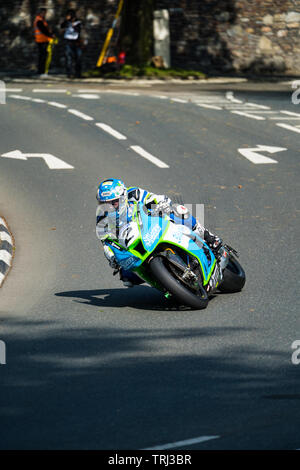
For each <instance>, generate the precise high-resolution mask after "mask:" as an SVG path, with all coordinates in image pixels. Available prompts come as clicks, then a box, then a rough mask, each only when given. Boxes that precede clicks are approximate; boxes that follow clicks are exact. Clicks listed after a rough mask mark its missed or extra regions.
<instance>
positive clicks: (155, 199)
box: [96, 178, 222, 287]
mask: <svg viewBox="0 0 300 470" xmlns="http://www.w3.org/2000/svg"><path fill="white" fill-rule="evenodd" d="M96 199H97V201H98V208H97V219H96V234H97V237H98V238H99V239H100V240H101V242H102V244H103V245H104V255H105V257H106V259H107V260H108V262H109V265H110V266H111V268H113V269H114V270H119V265H118V263H117V262H116V259H115V256H114V253H113V251H112V250H111V248H110V247H109V246H107V245H106V244H105V240H106V238H108V237H111V238H114V239H116V240H118V239H119V235H120V229H121V227H122V224H125V223H128V222H130V221H131V216H132V210H133V207H134V203H143V205H144V207H145V208H146V210H147V211H149V213H151V211H153V209H155V211H159V212H162V213H168V214H169V215H170V218H171V219H173V220H174V221H176V217H177V218H178V217H181V220H182V219H185V220H184V223H185V224H186V225H188V226H189V227H190V228H191V229H192V230H193V231H194V232H195V233H196V234H198V235H199V236H200V237H201V238H202V239H203V240H204V241H205V242H206V243H207V244H208V245H209V246H210V247H211V249H212V250H213V251H214V253H215V254H216V255H218V253H221V252H222V240H221V239H220V238H219V237H217V236H216V235H214V234H213V233H211V232H209V231H208V230H207V229H206V228H205V227H203V225H201V224H200V222H198V221H197V220H196V219H195V217H193V216H192V215H190V213H189V210H188V209H187V208H186V207H185V206H183V205H177V206H173V204H172V200H171V199H170V198H169V197H168V196H165V195H162V194H160V195H159V194H154V193H152V192H150V191H147V190H145V189H142V188H139V187H135V186H134V187H129V188H127V187H126V186H125V184H124V182H123V181H122V180H119V179H116V178H107V179H105V180H104V181H102V182H101V183H100V184H99V186H98V189H97V194H96ZM120 278H121V280H122V281H123V284H124V285H125V286H127V287H133V285H134V284H140V283H141V282H143V281H142V280H141V279H140V278H139V277H138V276H136V275H135V274H134V273H132V272H130V271H125V270H124V269H123V268H121V269H120Z"/></svg>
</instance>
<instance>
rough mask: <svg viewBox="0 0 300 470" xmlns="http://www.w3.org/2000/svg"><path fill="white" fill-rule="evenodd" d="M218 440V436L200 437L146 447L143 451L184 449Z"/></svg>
mask: <svg viewBox="0 0 300 470" xmlns="http://www.w3.org/2000/svg"><path fill="white" fill-rule="evenodd" d="M219 438H220V436H201V437H195V438H193V439H186V440H185V441H177V442H172V443H169V444H162V445H160V446H155V447H147V448H146V449H143V450H166V449H174V448H176V447H185V446H188V445H193V444H200V443H201V442H206V441H211V440H212V439H219Z"/></svg>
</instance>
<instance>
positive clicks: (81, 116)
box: [68, 109, 94, 121]
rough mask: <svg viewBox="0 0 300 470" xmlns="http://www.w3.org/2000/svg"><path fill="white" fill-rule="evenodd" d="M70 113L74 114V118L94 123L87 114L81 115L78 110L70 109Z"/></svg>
mask: <svg viewBox="0 0 300 470" xmlns="http://www.w3.org/2000/svg"><path fill="white" fill-rule="evenodd" d="M68 112H69V113H71V114H74V116H77V117H79V118H81V119H84V120H85V121H93V120H94V118H92V117H91V116H88V115H87V114H84V113H81V112H80V111H77V109H68Z"/></svg>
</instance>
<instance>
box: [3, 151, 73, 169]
mask: <svg viewBox="0 0 300 470" xmlns="http://www.w3.org/2000/svg"><path fill="white" fill-rule="evenodd" d="M1 156H2V157H4V158H14V159H17V160H27V158H43V159H44V160H45V163H46V165H48V167H49V168H50V170H70V169H73V168H74V167H73V166H71V165H69V164H68V163H66V162H64V161H63V160H61V159H60V158H57V157H55V156H54V155H51V154H50V153H22V152H21V151H20V150H13V151H12V152H7V153H3V154H2V155H1Z"/></svg>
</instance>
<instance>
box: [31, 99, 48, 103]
mask: <svg viewBox="0 0 300 470" xmlns="http://www.w3.org/2000/svg"><path fill="white" fill-rule="evenodd" d="M31 101H33V102H34V103H46V101H45V100H42V99H41V98H32V100H31Z"/></svg>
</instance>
